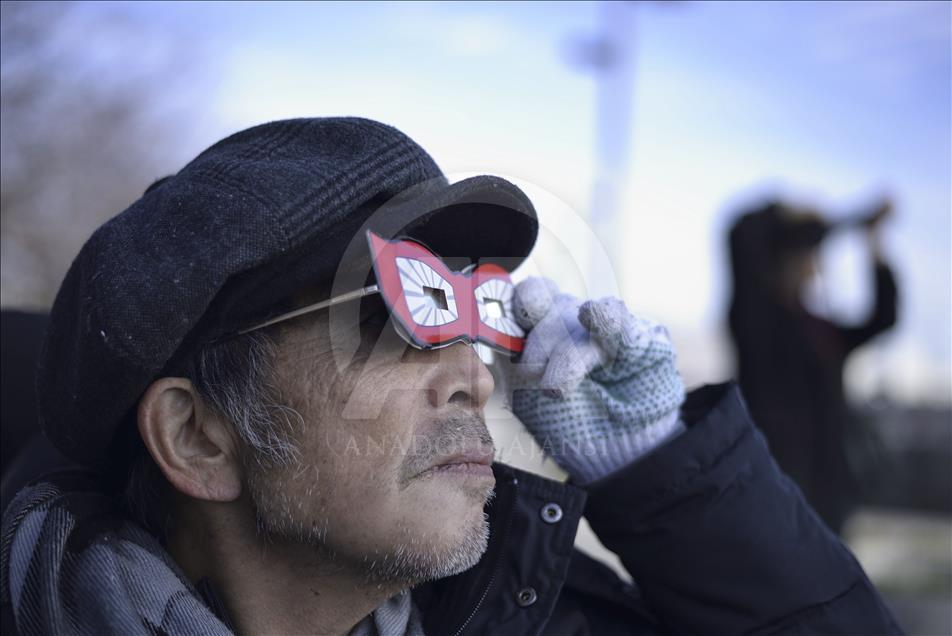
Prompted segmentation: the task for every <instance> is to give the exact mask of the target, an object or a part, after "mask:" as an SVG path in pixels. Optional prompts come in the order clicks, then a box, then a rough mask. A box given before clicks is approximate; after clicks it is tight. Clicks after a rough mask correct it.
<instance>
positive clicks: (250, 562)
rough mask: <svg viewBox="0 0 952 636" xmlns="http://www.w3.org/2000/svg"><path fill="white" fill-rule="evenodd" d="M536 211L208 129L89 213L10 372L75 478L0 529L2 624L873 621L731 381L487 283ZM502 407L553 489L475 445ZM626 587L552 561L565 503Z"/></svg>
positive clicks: (410, 145)
mask: <svg viewBox="0 0 952 636" xmlns="http://www.w3.org/2000/svg"><path fill="white" fill-rule="evenodd" d="M537 229H538V224H537V220H536V216H535V212H534V210H533V208H532V205H531V203H530V202H529V201H528V199H527V198H526V197H525V196H524V195H523V194H522V192H520V191H519V190H518V189H517V188H516V187H515V186H513V185H512V184H510V183H508V182H506V181H503V180H501V179H497V178H492V177H476V178H473V179H469V180H466V181H462V182H459V183H456V184H452V185H450V184H448V183H447V182H446V180H445V178H444V177H443V176H442V174H441V173H440V171H439V169H438V168H437V167H436V165H435V164H434V163H433V161H432V160H431V158H430V157H429V156H428V155H427V154H426V153H425V152H424V151H423V150H422V149H421V148H419V147H418V146H417V145H416V144H415V143H414V142H412V141H411V140H410V139H408V138H407V137H406V136H404V135H402V134H401V133H399V132H398V131H396V130H394V129H392V128H390V127H387V126H384V125H382V124H378V123H376V122H372V121H367V120H360V119H301V120H291V121H282V122H275V123H271V124H266V125H263V126H258V127H255V128H252V129H250V130H246V131H243V132H240V133H238V134H236V135H233V136H232V137H229V138H227V139H225V140H223V141H221V142H219V143H218V144H215V145H214V146H212V147H211V148H209V149H208V150H206V151H205V152H204V153H202V154H201V155H199V156H198V157H197V158H196V159H195V160H194V161H192V162H191V163H190V164H188V165H187V166H186V167H185V168H183V169H182V170H181V171H180V172H179V173H178V174H176V175H174V176H172V177H168V178H166V179H164V180H162V181H160V182H158V183H157V184H154V185H153V186H152V187H151V188H149V190H148V191H147V192H146V194H145V195H144V196H143V197H142V198H141V199H140V200H139V201H137V202H135V203H134V204H133V205H132V206H131V207H130V208H129V209H127V210H126V211H125V212H123V213H122V214H120V215H118V216H117V217H115V218H114V219H112V220H111V221H109V222H108V223H106V224H105V225H104V226H103V227H102V228H100V229H99V231H97V232H96V233H95V234H94V235H93V237H92V238H91V239H90V240H89V242H88V243H87V244H86V246H85V247H84V248H83V250H82V251H81V253H80V254H79V256H78V257H77V259H76V261H75V263H74V264H73V266H72V268H71V269H70V271H69V273H68V275H67V277H66V279H65V281H64V282H63V286H62V288H61V290H60V293H59V295H58V297H57V299H56V303H55V305H54V307H53V311H52V314H51V318H50V327H49V330H48V334H47V340H46V344H45V347H44V353H43V356H42V360H41V365H40V370H39V376H38V387H39V398H40V402H39V407H40V411H41V420H42V425H43V429H44V431H45V434H46V436H47V437H48V438H49V439H50V440H51V441H52V442H53V443H54V444H55V445H56V446H57V447H58V448H59V449H60V451H62V452H63V453H64V454H65V455H66V456H68V457H69V458H71V459H72V460H73V461H74V462H75V463H76V464H77V468H76V469H75V470H72V471H69V472H61V473H56V474H51V475H48V476H47V477H45V478H44V479H42V480H40V481H38V482H35V483H34V484H33V485H31V486H29V487H27V488H26V489H24V490H23V491H21V493H20V494H19V495H18V497H17V498H16V500H15V501H14V502H13V503H12V504H11V506H10V508H9V510H7V511H6V514H5V516H4V526H3V544H2V546H3V571H2V580H3V601H4V604H5V610H4V611H5V613H7V614H9V615H10V616H12V620H13V622H15V625H16V628H17V629H18V631H20V632H22V633H72V632H82V633H122V634H127V633H189V634H193V633H197V634H225V633H230V632H239V633H266V634H304V633H313V634H348V633H350V634H381V635H383V634H386V635H394V634H424V633H425V634H430V635H434V634H479V633H494V634H495V633H498V634H536V633H542V634H569V633H572V634H589V633H591V634H608V633H625V634H629V633H639V634H661V633H717V634H722V633H723V634H727V633H741V632H771V633H794V632H795V633H844V634H845V633H849V634H856V633H874V632H878V633H895V632H898V631H899V630H898V628H897V627H896V625H895V623H894V622H893V620H892V618H891V616H890V614H889V612H888V611H887V610H886V609H885V608H884V606H883V604H882V602H881V600H880V599H879V597H878V595H877V594H876V592H875V590H874V589H873V587H872V586H871V584H870V583H869V581H868V580H867V578H866V576H865V575H864V573H863V571H862V569H861V568H860V567H859V565H858V564H857V563H856V561H855V560H854V559H853V557H852V556H851V555H850V553H849V551H848V550H847V549H846V548H845V547H844V546H843V545H842V544H841V543H840V542H839V541H838V539H837V538H836V537H835V536H833V534H832V533H830V532H829V531H828V530H827V528H826V527H824V526H823V524H822V523H821V522H820V521H819V520H818V519H817V517H816V516H815V514H814V513H813V512H812V510H811V509H810V508H809V507H808V506H807V505H806V504H805V503H804V501H803V498H802V496H801V494H800V492H799V491H798V490H797V489H796V487H795V486H793V485H792V484H791V482H790V481H789V480H787V479H786V478H785V477H784V476H783V475H782V474H781V473H780V472H779V471H778V469H777V467H776V465H775V464H774V462H773V461H772V459H771V458H770V455H769V453H768V451H767V448H766V446H765V444H764V442H763V439H762V437H761V436H760V434H759V433H758V432H757V431H756V429H755V427H754V425H753V424H752V422H750V420H749V419H748V416H747V412H746V409H745V407H744V405H743V401H742V399H741V398H740V396H739V394H738V391H737V389H736V388H735V387H734V386H732V385H723V386H712V387H705V388H702V389H700V390H698V391H696V392H694V393H692V394H691V395H689V396H687V398H686V399H685V395H684V390H683V388H682V385H681V381H680V379H679V377H678V375H677V371H676V370H675V366H674V352H673V350H672V347H671V343H670V341H669V339H668V337H667V334H666V332H665V330H664V329H663V328H662V327H660V326H658V325H654V324H651V323H649V322H647V321H644V320H640V319H636V318H635V317H633V316H632V315H631V314H630V313H628V310H627V309H626V308H625V306H624V304H623V303H622V302H621V301H619V300H617V299H612V298H606V299H601V300H597V301H588V302H580V301H579V300H577V299H575V298H573V297H571V296H568V295H566V294H562V293H560V292H559V291H558V288H557V287H556V286H555V285H554V284H553V283H551V282H550V281H546V280H539V279H530V280H528V281H524V282H522V283H520V285H519V287H518V288H516V289H514V288H513V286H512V283H511V281H510V280H509V277H508V272H509V271H511V270H512V269H513V268H514V267H515V266H516V265H518V263H519V262H520V261H521V260H522V259H523V258H524V257H525V256H526V255H527V254H528V253H529V251H530V250H531V248H532V245H533V243H534V242H535V238H536V233H537ZM475 343H482V344H484V345H486V346H488V347H491V348H493V349H495V350H496V351H497V352H498V353H497V357H498V358H499V360H500V365H499V366H500V367H501V368H503V372H502V373H500V374H499V379H504V380H505V381H506V383H507V385H508V389H509V391H510V393H511V405H512V408H513V410H514V412H515V413H516V414H517V415H518V416H519V417H520V419H521V420H522V421H523V423H524V424H525V425H526V427H527V428H528V429H529V430H530V432H531V433H532V434H533V435H534V436H535V437H536V439H538V440H539V442H540V444H541V445H542V447H543V448H544V449H545V450H546V451H547V452H548V453H549V454H550V455H551V456H553V457H554V458H555V459H556V461H558V462H559V463H560V464H561V465H562V467H563V468H565V469H566V471H567V472H568V473H569V474H570V476H571V477H570V480H569V483H565V484H563V483H558V482H555V481H551V480H548V479H544V478H542V477H539V476H536V475H531V474H527V473H524V472H521V471H519V470H516V469H514V468H512V467H509V466H506V465H503V464H501V463H493V462H492V458H493V452H494V450H493V440H492V438H491V437H490V436H489V433H488V430H487V428H486V425H485V421H484V414H483V409H484V406H485V405H486V402H487V400H488V399H489V397H490V395H491V394H492V393H493V391H494V382H495V379H494V376H493V374H491V373H490V371H489V370H488V369H487V367H486V366H485V365H484V364H483V362H482V361H481V359H480V357H479V356H478V355H477V352H476V351H475V350H474V347H473V346H471V345H474V344H475ZM583 514H584V515H585V516H586V517H587V518H588V520H589V521H590V522H591V524H592V526H593V528H594V529H595V531H596V533H597V534H598V536H599V537H600V539H601V540H602V542H603V543H604V544H605V545H606V546H607V547H609V548H610V549H611V550H613V551H614V552H615V553H617V554H618V555H619V556H620V557H621V559H622V561H623V562H624V564H625V566H626V568H627V569H628V571H629V572H630V573H631V575H632V577H633V579H634V584H627V583H624V582H623V581H622V580H621V579H619V578H618V577H617V576H616V575H615V574H614V572H613V571H612V570H610V569H609V568H608V567H606V566H604V565H602V564H601V563H599V562H597V561H595V560H593V559H591V558H589V557H587V556H585V555H584V554H583V553H581V552H578V551H576V550H574V549H573V542H574V537H575V532H576V527H577V524H578V522H579V519H580V517H581V516H582V515H583Z"/></svg>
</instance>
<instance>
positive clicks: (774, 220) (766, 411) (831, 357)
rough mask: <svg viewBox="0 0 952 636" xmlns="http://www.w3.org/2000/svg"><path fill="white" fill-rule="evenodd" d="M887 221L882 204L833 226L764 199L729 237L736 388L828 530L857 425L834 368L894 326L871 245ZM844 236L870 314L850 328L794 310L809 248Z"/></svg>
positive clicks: (887, 282) (847, 493)
mask: <svg viewBox="0 0 952 636" xmlns="http://www.w3.org/2000/svg"><path fill="white" fill-rule="evenodd" d="M891 213H892V205H891V203H890V201H889V200H883V201H881V202H880V203H878V204H877V205H876V206H875V207H874V208H873V209H871V210H869V211H864V212H861V213H859V214H857V215H855V216H853V217H849V218H847V219H844V220H842V221H839V222H835V221H830V220H828V219H826V218H824V217H823V216H822V215H821V214H819V213H818V212H816V211H815V210H810V209H805V208H799V207H796V206H793V205H788V204H785V203H782V202H779V201H771V202H768V203H767V204H766V205H764V206H762V207H759V208H757V209H755V210H752V211H748V212H746V213H743V214H741V215H740V216H739V218H738V219H737V220H736V221H735V222H734V224H733V226H732V227H731V229H730V233H729V247H730V257H731V268H732V273H733V296H732V298H731V303H730V313H729V325H730V332H731V335H732V337H733V341H734V345H735V350H736V355H737V376H738V380H739V382H740V386H741V390H742V391H743V393H744V398H745V399H746V401H747V404H748V405H749V407H750V410H751V414H752V416H753V418H754V420H755V421H756V422H757V424H758V426H760V428H761V430H763V432H764V435H765V436H766V437H767V440H768V442H769V444H770V450H771V452H772V453H773V455H774V457H775V458H776V459H777V461H778V462H779V464H780V467H781V468H782V469H783V470H784V472H786V473H787V474H788V475H790V476H791V477H792V478H793V479H794V480H795V481H796V482H797V484H798V485H799V486H800V488H801V489H802V490H803V492H804V494H805V495H806V498H807V500H808V501H809V502H810V503H811V504H812V505H813V507H814V509H815V510H816V511H817V512H818V513H819V514H820V516H821V517H822V518H823V520H824V521H826V523H827V524H828V525H829V526H830V528H832V529H833V530H835V531H836V532H840V530H841V529H842V527H843V523H844V522H845V521H846V519H847V517H848V516H849V514H850V511H851V509H852V508H853V507H854V506H855V504H856V501H857V497H858V492H859V484H858V483H857V480H856V475H855V474H854V471H852V470H851V467H850V464H849V462H848V461H847V448H846V443H847V442H846V440H847V437H848V436H849V434H850V429H851V427H856V426H859V425H860V424H861V423H860V422H858V421H857V418H856V416H855V415H854V414H853V413H852V412H851V410H850V407H849V405H848V403H847V398H846V394H845V392H844V388H843V368H844V365H845V364H846V361H847V359H848V357H849V355H850V354H851V353H852V352H853V351H855V350H856V349H857V348H859V347H861V346H863V345H864V344H866V343H867V342H869V341H870V340H871V339H872V338H874V337H875V336H876V335H878V334H880V333H882V332H884V331H886V330H888V329H889V328H891V327H892V326H893V325H894V324H895V323H896V296H897V292H896V280H895V277H894V276H893V273H892V269H891V268H890V267H889V265H888V263H887V261H886V259H885V257H884V256H883V252H882V248H881V242H880V228H881V226H882V223H883V221H884V220H885V219H886V218H888V217H889V216H890V214H891ZM845 228H855V229H856V230H858V231H862V232H864V233H865V235H866V238H867V243H868V246H869V254H870V275H871V278H872V280H873V285H874V287H875V299H874V303H873V307H872V310H871V311H870V314H869V316H868V318H867V319H866V321H865V322H863V323H862V324H859V325H844V324H839V323H836V322H833V321H831V320H829V319H826V318H822V317H819V316H817V315H815V314H813V313H811V312H810V310H809V309H808V308H807V307H805V306H804V302H803V298H804V296H805V291H806V286H807V284H808V283H809V282H810V280H811V279H812V277H813V276H814V275H815V274H816V273H817V250H818V248H819V247H820V245H821V243H822V242H823V240H824V239H825V238H826V237H828V236H829V235H830V233H831V232H833V231H834V230H837V229H845Z"/></svg>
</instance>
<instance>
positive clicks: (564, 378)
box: [510, 278, 684, 484]
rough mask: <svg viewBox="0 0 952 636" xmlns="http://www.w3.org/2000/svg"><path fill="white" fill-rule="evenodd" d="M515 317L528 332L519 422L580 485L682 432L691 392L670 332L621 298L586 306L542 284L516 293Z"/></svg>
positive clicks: (515, 400) (520, 372) (514, 376)
mask: <svg viewBox="0 0 952 636" xmlns="http://www.w3.org/2000/svg"><path fill="white" fill-rule="evenodd" d="M513 311H514V312H515V314H516V320H517V322H519V324H520V325H521V326H522V327H523V328H524V329H526V330H527V331H528V332H529V333H528V336H527V340H526V346H525V349H524V351H523V352H522V354H521V356H520V357H519V359H518V360H516V361H515V362H514V363H513V365H512V366H511V371H510V375H511V377H510V381H511V382H512V389H513V396H512V409H513V412H514V413H515V414H516V416H517V417H518V418H519V419H520V420H521V421H522V423H523V424H524V425H525V427H526V428H527V429H528V430H529V432H530V433H531V434H532V435H533V437H534V438H535V439H536V441H538V442H539V444H540V446H542V449H543V451H544V452H546V454H548V455H550V456H552V457H553V458H554V459H555V461H556V462H557V463H558V464H559V465H560V466H561V467H562V468H563V469H565V470H566V471H567V472H568V473H569V474H570V475H571V476H572V477H573V479H574V481H575V482H576V483H579V484H586V483H590V482H592V481H595V480H596V479H599V478H600V477H604V476H605V475H608V474H609V473H611V472H614V471H615V470H617V469H619V468H621V467H622V466H624V465H626V464H628V463H630V462H632V461H634V460H636V459H638V458H639V457H641V456H643V455H644V454H646V453H647V452H649V451H651V450H652V449H654V448H656V447H657V446H658V445H660V444H661V443H663V442H664V441H666V440H668V439H670V438H671V437H673V436H674V435H677V434H678V433H679V432H681V431H682V430H684V425H683V424H682V423H681V422H680V419H679V417H678V413H679V408H680V406H681V403H682V402H683V401H684V385H683V384H682V382H681V377H680V375H678V371H677V369H676V367H675V354H674V348H673V346H672V344H671V339H670V337H669V336H668V332H667V329H665V328H664V327H663V326H661V325H659V324H656V323H653V322H651V321H648V320H644V319H640V318H636V317H634V316H633V315H632V314H631V313H630V312H629V311H628V309H627V307H626V306H625V303H624V302H623V301H621V300H619V299H618V298H612V297H606V298H601V299H599V300H589V301H586V302H581V301H579V300H578V299H577V298H576V297H574V296H571V295H569V294H563V293H560V292H559V290H558V287H556V285H555V283H553V282H552V281H550V280H548V279H544V278H529V279H527V280H524V281H522V282H521V283H519V284H518V285H517V286H516V289H515V298H514V299H513Z"/></svg>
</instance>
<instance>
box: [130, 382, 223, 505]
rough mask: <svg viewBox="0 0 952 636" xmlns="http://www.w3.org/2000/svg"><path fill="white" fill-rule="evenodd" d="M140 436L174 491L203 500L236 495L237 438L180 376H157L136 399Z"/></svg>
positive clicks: (220, 499)
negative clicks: (143, 393) (139, 397)
mask: <svg viewBox="0 0 952 636" xmlns="http://www.w3.org/2000/svg"><path fill="white" fill-rule="evenodd" d="M138 422H139V434H140V435H141V436H142V440H143V441H144V442H145V445H146V448H148V449H149V453H150V454H151V455H152V458H153V459H154V460H155V463H156V464H158V466H159V469H160V470H161V471H162V473H163V474H164V475H165V478H166V479H168V480H169V483H171V484H172V486H174V487H175V489H176V490H178V491H180V492H182V493H184V494H186V495H188V496H189V497H193V498H195V499H204V500H207V501H233V500H235V499H237V498H238V496H239V495H240V494H241V463H240V462H239V458H238V440H237V439H236V437H235V435H234V433H233V430H232V428H231V426H230V425H229V424H228V423H227V422H225V421H223V419H222V418H220V417H218V416H217V415H215V414H214V413H213V412H212V411H211V410H210V409H208V408H207V407H206V406H205V404H204V402H203V401H202V398H201V396H200V395H199V394H198V391H196V390H195V387H194V386H193V385H192V383H191V382H190V381H189V380H187V379H185V378H160V379H158V380H156V381H155V382H153V383H152V384H151V385H149V388H148V389H146V392H145V395H143V396H142V399H141V400H139V412H138Z"/></svg>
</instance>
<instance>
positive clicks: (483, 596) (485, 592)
mask: <svg viewBox="0 0 952 636" xmlns="http://www.w3.org/2000/svg"><path fill="white" fill-rule="evenodd" d="M512 485H513V496H512V509H511V510H510V511H509V520H508V521H507V522H506V529H505V530H504V531H503V534H502V539H501V543H502V545H503V546H505V544H506V539H508V538H509V527H510V526H511V525H512V517H513V515H514V514H515V512H516V503H517V502H518V500H519V479H518V478H517V477H513V478H512ZM504 556H505V547H503V548H502V549H500V551H499V555H498V556H497V557H496V563H495V564H494V565H493V573H492V576H490V577H489V582H488V583H486V587H485V588H483V593H482V594H480V595H479V600H478V601H476V606H475V607H474V608H473V611H472V612H470V613H469V616H467V617H466V620H465V621H463V624H462V625H460V626H459V629H457V630H456V631H455V632H454V633H453V636H459V635H460V634H462V633H463V630H465V629H466V626H467V625H469V623H470V621H472V620H473V617H474V616H476V612H478V611H479V608H480V607H481V606H482V604H483V601H485V600H486V596H488V595H489V590H491V589H492V586H493V583H494V582H495V580H496V575H497V574H499V570H500V569H502V561H503V557H504Z"/></svg>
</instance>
